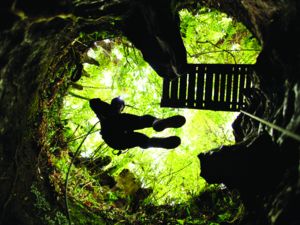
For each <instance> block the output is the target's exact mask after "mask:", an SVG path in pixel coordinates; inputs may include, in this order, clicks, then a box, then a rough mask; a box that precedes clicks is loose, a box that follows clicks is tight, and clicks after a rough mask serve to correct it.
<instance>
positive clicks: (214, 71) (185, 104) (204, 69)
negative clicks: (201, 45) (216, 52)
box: [160, 64, 253, 111]
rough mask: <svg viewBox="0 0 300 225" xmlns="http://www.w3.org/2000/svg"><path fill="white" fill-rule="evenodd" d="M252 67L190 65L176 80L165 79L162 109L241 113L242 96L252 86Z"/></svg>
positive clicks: (238, 65)
mask: <svg viewBox="0 0 300 225" xmlns="http://www.w3.org/2000/svg"><path fill="white" fill-rule="evenodd" d="M252 71H253V65H248V64H188V67H187V72H186V74H185V75H182V76H181V77H179V78H178V79H175V80H172V81H170V80H168V79H164V80H163V95H162V99H161V104H160V105H161V107H172V108H192V109H207V110H215V111H239V110H241V109H243V108H244V107H245V97H244V96H243V93H244V91H245V90H247V89H249V88H250V87H251V86H252V82H251V79H250V78H251V74H252Z"/></svg>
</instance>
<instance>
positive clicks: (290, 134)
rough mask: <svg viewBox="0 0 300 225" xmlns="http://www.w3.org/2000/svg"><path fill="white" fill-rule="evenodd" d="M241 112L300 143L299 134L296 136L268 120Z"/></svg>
mask: <svg viewBox="0 0 300 225" xmlns="http://www.w3.org/2000/svg"><path fill="white" fill-rule="evenodd" d="M240 112H241V113H243V114H245V115H247V116H249V117H251V118H252V119H255V120H257V121H259V122H261V123H263V124H265V125H267V126H269V127H271V128H274V129H275V130H278V131H280V132H281V133H283V134H286V135H287V136H289V137H291V138H293V139H295V140H297V141H300V135H299V134H295V133H293V132H291V131H289V130H287V129H284V128H282V127H279V126H277V125H275V124H273V123H270V122H268V121H266V120H264V119H262V118H259V117H257V116H254V115H252V114H251V113H248V112H245V111H243V110H240Z"/></svg>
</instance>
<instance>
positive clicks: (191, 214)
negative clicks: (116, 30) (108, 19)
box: [49, 8, 260, 224]
mask: <svg viewBox="0 0 300 225" xmlns="http://www.w3.org/2000/svg"><path fill="white" fill-rule="evenodd" d="M180 21H181V23H180V26H181V27H180V29H181V35H182V38H183V41H184V45H185V48H186V50H187V59H188V63H200V64H201V63H220V64H254V63H255V61H256V57H257V56H258V54H259V52H260V46H259V44H258V42H257V40H256V39H255V38H254V37H253V36H252V35H251V33H249V31H248V30H247V29H246V28H245V27H244V26H243V25H242V24H240V23H238V22H237V21H235V20H234V19H232V18H229V17H227V16H226V15H225V14H223V13H220V12H218V11H215V10H211V9H208V8H203V9H200V10H196V11H191V10H186V9H183V10H181V11H180ZM82 35H83V36H84V35H86V34H84V33H83V34H82ZM82 45H84V43H82ZM79 57H80V62H81V64H80V65H77V67H74V68H72V70H71V71H70V73H71V74H73V75H74V74H75V75H76V73H77V72H76V71H77V70H78V67H79V68H81V66H82V68H81V69H82V73H81V74H80V79H79V78H78V77H77V78H76V79H73V81H72V80H71V81H68V83H67V95H65V96H63V100H62V101H63V107H62V109H61V110H60V114H59V118H58V119H59V121H60V122H59V123H60V124H61V125H62V129H61V130H60V131H61V134H62V137H63V138H62V139H63V140H64V141H63V144H62V143H61V142H56V144H53V143H54V142H53V138H56V137H55V135H53V136H51V139H52V141H50V142H51V143H52V144H51V146H50V150H49V161H50V162H51V165H52V167H53V169H52V172H51V173H50V176H49V177H50V182H51V184H52V185H53V186H54V187H55V192H56V194H57V196H58V198H65V203H66V206H67V208H68V212H69V215H68V217H69V219H70V218H71V219H72V220H77V221H83V222H82V224H86V223H88V222H92V223H93V224H103V223H107V224H110V223H112V222H113V221H114V222H117V221H124V224H125V223H131V224H135V223H136V222H137V218H138V221H139V222H141V221H144V222H145V224H150V223H154V222H158V223H159V221H164V222H169V223H171V224H184V223H185V222H190V223H191V224H205V223H208V222H211V223H215V224H219V223H221V222H226V221H233V220H237V219H239V218H240V217H241V216H242V211H243V206H242V204H241V202H240V200H239V196H238V193H233V192H232V191H228V190H227V189H226V187H224V186H222V185H220V184H208V183H206V181H205V180H204V179H203V178H201V176H200V173H201V169H200V163H201V162H199V159H198V157H197V156H198V154H199V153H201V152H205V151H209V150H211V149H214V148H218V147H220V146H222V145H232V144H234V143H235V140H234V135H233V132H232V128H231V124H232V122H233V121H234V120H235V119H236V117H237V116H238V114H239V113H238V112H224V111H210V110H194V109H176V108H175V109H174V108H161V107H160V100H161V94H162V82H163V80H162V78H161V77H160V76H158V75H157V74H156V72H155V71H154V70H153V69H152V68H151V67H150V66H149V64H148V63H147V62H146V61H144V59H143V56H142V54H141V52H140V51H139V50H138V49H136V48H135V47H134V46H133V44H131V43H130V42H129V41H128V40H127V39H126V37H121V36H118V37H114V38H103V39H95V40H94V44H93V46H92V47H91V48H86V50H85V51H84V52H80V54H79ZM117 96H120V97H122V98H123V99H124V100H125V103H126V105H127V106H126V107H125V111H126V113H132V114H137V115H144V114H150V115H154V116H156V117H158V118H166V117H169V116H173V115H177V114H180V115H183V116H184V117H185V118H186V124H185V125H184V126H183V127H181V128H178V129H166V130H165V131H163V132H160V133H157V132H155V131H153V130H152V129H148V128H147V129H144V130H142V132H143V133H144V134H146V135H148V136H159V137H165V136H171V135H176V136H179V137H180V138H181V145H180V146H179V147H177V148H175V149H171V150H165V149H158V148H149V149H141V148H138V147H136V148H133V149H128V150H126V151H123V152H122V154H118V151H115V150H114V149H111V148H110V147H109V146H108V145H107V144H106V143H105V142H104V141H103V140H102V138H101V135H100V134H99V131H100V129H101V127H100V125H99V124H97V122H98V118H97V117H96V115H95V114H94V112H93V111H92V110H91V109H90V107H89V101H88V100H89V99H92V98H100V99H102V100H103V101H106V102H108V103H109V102H110V101H111V99H113V98H114V97H117ZM65 194H66V195H65ZM64 196H65V197H64ZM87 221H88V222H87ZM95 221H98V222H95ZM201 221H202V222H201ZM200 222H201V223H200ZM80 224H81V222H80ZM136 224H137V223H136Z"/></svg>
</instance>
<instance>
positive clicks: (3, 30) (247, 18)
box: [0, 0, 300, 225]
mask: <svg viewBox="0 0 300 225" xmlns="http://www.w3.org/2000/svg"><path fill="white" fill-rule="evenodd" d="M144 1H145V2H147V1H146V0H144ZM129 2H130V1H128V0H127V1H126V0H123V1H114V0H111V1H90V0H84V1H80V2H79V1H67V0H64V1H61V0H56V1H53V0H44V1H33V0H22V1H21V0H20V1H18V0H17V1H15V3H12V2H10V1H3V2H1V3H0V6H1V7H0V99H1V105H0V112H1V114H0V140H1V144H0V171H1V172H0V179H1V180H0V181H1V185H0V192H1V196H0V211H1V220H0V221H1V223H2V224H38V222H40V221H39V218H38V215H34V214H33V211H32V210H30V209H31V208H33V207H34V196H32V193H31V191H30V188H31V185H32V183H33V181H35V180H37V179H38V177H40V174H39V173H38V171H39V169H38V168H37V165H39V159H41V158H40V153H41V151H42V147H43V143H41V142H40V140H39V128H40V124H41V121H42V119H43V113H41V109H42V108H43V107H45V106H44V105H41V101H40V99H41V95H42V94H43V93H44V92H45V90H46V91H48V90H50V92H51V90H52V89H53V88H55V87H56V84H57V82H58V81H59V80H56V79H55V78H56V77H55V76H57V75H56V73H55V72H56V70H58V69H59V68H60V66H59V62H60V60H61V59H62V58H64V56H65V55H66V54H67V53H68V50H67V49H68V46H70V45H71V43H72V42H73V41H74V39H75V38H76V37H78V35H79V32H80V31H85V32H94V31H97V30H101V29H107V30H111V32H112V33H113V32H118V30H115V31H114V29H115V27H113V25H112V24H111V23H105V22H104V24H103V21H100V20H98V19H99V18H102V17H106V18H107V17H112V18H119V19H120V18H122V16H124V15H123V14H124V13H126V12H128V5H129ZM131 2H132V1H131ZM141 2H142V1H141ZM170 4H171V5H172V7H173V9H178V8H182V7H185V6H188V7H199V5H200V6H208V7H211V8H216V9H218V10H220V11H223V12H225V13H227V14H229V15H230V16H232V17H234V18H236V19H238V20H239V21H241V22H242V23H244V24H245V25H246V26H247V27H248V28H249V30H250V31H252V33H253V34H254V35H255V37H257V38H258V40H259V41H260V43H261V44H262V46H263V51H262V53H261V54H260V56H259V58H258V60H257V65H256V78H257V82H256V88H257V89H258V91H257V93H256V95H252V99H250V102H251V104H250V106H251V110H252V112H253V113H254V114H256V115H258V116H260V117H262V118H264V119H266V120H268V121H271V122H274V123H276V124H278V125H279V126H282V127H284V128H288V129H289V130H292V131H294V132H295V133H300V132H299V130H300V129H299V122H300V116H299V115H300V107H299V103H300V97H299V96H300V95H299V93H300V84H299V79H300V76H299V71H300V51H299V48H298V47H297V40H299V29H300V26H299V9H300V6H299V4H300V3H299V1H296V0H284V1H275V0H260V1H254V0H249V1H240V0H230V1H217V0H207V1H205V0H202V1H191V0H190V1H170ZM50 94H51V93H50ZM245 127H247V130H245ZM235 129H236V131H237V130H239V132H236V133H237V139H238V140H240V141H241V144H240V145H236V146H233V147H230V146H228V147H223V148H222V149H223V150H224V151H226V152H229V151H230V150H234V151H238V152H239V153H238V154H237V155H239V154H240V152H246V154H249V151H248V150H249V149H250V150H251V149H254V150H255V151H251V153H252V152H255V154H253V155H252V154H250V156H249V157H251V159H252V164H254V163H256V162H257V161H256V159H258V158H259V157H260V156H261V153H260V151H259V149H261V148H262V147H261V146H265V148H269V150H271V151H270V153H268V154H266V152H264V153H263V157H262V159H263V160H262V159H260V161H259V162H260V163H259V164H257V165H259V166H260V167H257V168H256V169H255V170H251V169H249V168H251V166H253V165H251V164H250V165H249V167H247V168H246V170H245V171H243V172H245V175H251V176H253V177H255V174H253V173H252V172H253V171H256V173H259V172H260V171H261V170H260V169H262V170H263V169H265V168H267V169H268V170H267V171H265V173H263V174H262V175H263V176H268V173H269V174H272V173H274V174H272V177H274V180H273V181H274V182H275V184H274V183H272V185H271V186H272V187H273V188H272V190H274V191H273V192H269V190H270V189H271V187H270V186H268V183H265V185H266V190H264V191H263V192H260V190H261V189H259V188H258V190H257V188H256V189H255V191H253V190H254V188H253V189H252V188H249V186H247V185H248V183H247V179H242V180H243V182H244V183H237V184H235V183H233V184H232V187H233V188H235V187H238V188H239V189H240V190H241V191H242V192H243V193H244V196H249V198H248V199H247V197H245V201H247V200H248V201H249V200H250V198H252V197H253V196H254V197H258V199H262V201H260V202H258V204H256V205H255V206H256V207H257V208H256V207H252V208H251V204H253V202H250V201H249V202H250V203H251V204H250V203H249V208H250V209H251V213H252V217H251V215H250V216H249V218H248V221H246V220H245V221H244V224H247V223H248V224H268V223H269V224H278V225H279V224H282V221H286V220H285V219H286V218H291V220H289V221H288V223H285V224H293V223H294V224H297V221H298V218H299V217H297V215H296V213H295V212H296V211H297V210H298V209H299V201H298V200H299V186H300V179H299V174H298V173H299V142H297V141H294V140H293V139H291V138H289V137H287V136H285V135H282V134H281V133H280V132H277V131H275V130H273V129H270V128H268V127H265V126H262V125H259V123H255V122H253V121H252V120H250V119H249V118H246V117H245V116H240V117H239V120H238V121H237V122H236V123H235ZM261 137H263V138H262V139H261ZM258 138H259V139H258ZM243 140H247V142H243ZM262 141H263V144H262V143H261V142H262ZM272 146H273V147H272ZM274 146H275V147H274ZM222 149H221V150H222ZM222 154H223V153H222ZM225 154H226V153H225ZM230 154H231V152H230ZM234 155H235V154H234ZM273 155H275V156H276V157H275V158H274V157H273ZM278 155H279V156H278ZM244 156H245V155H243V156H240V157H244ZM268 156H270V158H269V157H268ZM224 158H228V160H229V161H230V160H232V159H235V156H232V157H226V156H224V157H222V159H221V161H220V163H221V164H222V162H223V163H224V165H227V167H228V165H230V164H226V163H227V162H226V160H225V161H223V159H224ZM278 158H279V159H285V160H284V163H282V161H280V160H279V161H278ZM247 159H248V158H247V157H245V160H247ZM203 160H204V159H203ZM237 160H238V158H237ZM265 161H270V162H268V163H266V164H264V162H265ZM212 163H213V162H212ZM277 163H280V166H279V171H278V172H276V171H277V169H278V168H277V167H276V164H277ZM208 164H210V163H208ZM203 166H204V163H202V169H203V171H204V167H203ZM209 166H210V165H207V167H209ZM273 167H274V168H275V167H276V170H273V169H272V168H273ZM224 168H225V169H226V166H225V167H224ZM224 168H222V169H224ZM229 169H234V170H232V171H231V172H230V173H229V174H230V176H229V177H230V179H231V180H232V179H233V180H234V181H236V180H235V179H234V176H235V172H234V171H236V170H238V169H239V167H237V168H232V167H231V168H229ZM211 171H212V172H211V173H210V174H209V176H211V177H213V178H214V179H213V180H212V182H220V183H222V182H224V179H223V178H222V177H221V176H218V171H217V170H215V169H212V170H211ZM224 172H226V171H224ZM247 173H249V174H247ZM207 176H208V175H207ZM238 176H243V174H242V173H239V174H238ZM263 176H261V178H260V179H261V182H264V179H263ZM275 178H280V179H279V180H278V179H275ZM237 180H239V179H237ZM249 185H250V187H251V185H252V184H249ZM245 186H247V188H244V187H245ZM257 193H258V194H257ZM53 204H55V203H53ZM253 215H254V216H253ZM256 215H260V217H259V218H262V219H261V220H260V219H254V218H255V217H257V216H256ZM249 221H250V222H249ZM262 221H263V222H262Z"/></svg>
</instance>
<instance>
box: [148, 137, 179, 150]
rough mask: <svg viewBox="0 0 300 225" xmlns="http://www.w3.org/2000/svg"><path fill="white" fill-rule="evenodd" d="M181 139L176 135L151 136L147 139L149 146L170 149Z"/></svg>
mask: <svg viewBox="0 0 300 225" xmlns="http://www.w3.org/2000/svg"><path fill="white" fill-rule="evenodd" d="M180 143H181V140H180V138H179V137H177V136H170V137H165V138H158V137H153V138H150V139H149V147H154V148H166V149H172V148H176V147H178V146H179V145H180Z"/></svg>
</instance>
